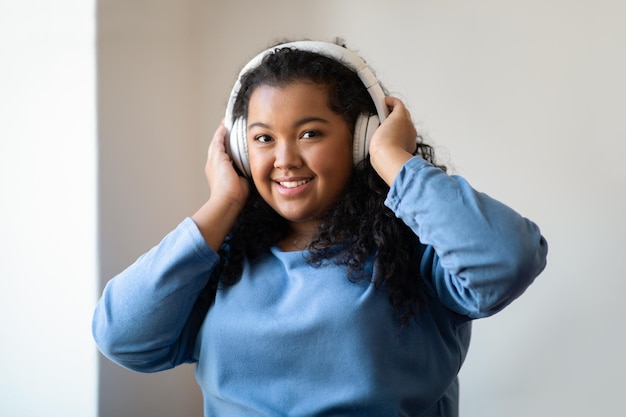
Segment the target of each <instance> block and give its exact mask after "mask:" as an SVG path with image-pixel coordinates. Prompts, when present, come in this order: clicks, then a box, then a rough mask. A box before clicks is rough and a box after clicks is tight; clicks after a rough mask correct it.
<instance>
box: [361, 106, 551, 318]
mask: <svg viewBox="0 0 626 417" xmlns="http://www.w3.org/2000/svg"><path fill="white" fill-rule="evenodd" d="M387 105H388V106H389V108H390V110H391V111H390V114H389V117H388V118H387V119H386V120H385V121H384V122H383V123H382V124H381V126H380V127H379V128H378V129H377V130H376V133H375V134H374V136H373V138H372V142H371V144H370V160H371V162H372V166H373V167H374V169H376V172H377V173H378V174H379V175H380V176H381V178H382V179H383V180H384V181H385V182H386V183H387V184H388V185H389V186H390V187H391V188H390V191H389V194H388V196H387V200H386V202H385V204H387V206H388V207H389V208H391V210H393V211H394V212H395V213H396V215H397V216H398V217H399V218H401V219H402V220H403V221H404V222H405V223H406V224H407V225H408V226H409V227H411V229H412V230H413V231H414V232H415V234H416V235H417V236H418V237H419V239H420V241H421V242H422V243H423V244H424V245H426V246H425V247H424V252H423V253H422V264H421V271H422V273H423V275H424V277H425V278H427V281H429V282H427V284H429V283H430V285H431V287H432V288H433V290H434V291H435V293H436V294H437V295H438V297H439V298H440V299H441V301H442V302H443V303H444V304H445V305H446V306H448V307H449V308H450V309H452V310H454V311H456V312H458V313H461V314H464V315H468V316H470V317H472V318H477V317H485V316H488V315H491V314H494V313H495V312H497V311H499V310H500V309H502V308H504V306H506V305H507V304H509V303H510V302H511V301H513V300H514V299H515V298H516V297H518V296H519V295H520V294H521V293H522V292H523V291H524V290H525V289H526V288H527V287H528V285H530V284H531V283H532V281H533V280H534V278H535V277H536V276H537V275H539V273H540V272H541V271H542V270H543V269H544V268H545V265H546V255H547V243H546V241H545V239H544V238H543V236H542V235H541V232H540V231H539V228H538V227H537V225H536V224H534V223H533V222H531V221H530V220H528V219H526V218H523V217H522V216H520V215H519V214H518V213H517V212H515V211H514V210H512V209H511V208H509V207H507V206H506V205H504V204H502V203H500V202H498V201H496V200H494V199H492V198H490V197H489V196H487V195H485V194H483V193H479V192H477V191H476V190H474V189H473V188H472V187H471V186H470V185H469V184H468V182H467V181H465V179H463V178H461V177H458V176H450V175H448V174H446V173H445V172H444V171H442V170H441V169H439V168H437V167H434V166H433V165H431V164H430V163H428V162H427V161H425V160H424V159H422V158H420V157H413V156H412V154H411V152H413V150H414V149H415V140H416V138H417V132H416V131H415V127H414V125H413V122H412V120H411V115H410V113H409V111H408V110H407V109H406V107H405V106H404V104H403V103H402V101H401V100H399V99H397V98H394V97H387Z"/></svg>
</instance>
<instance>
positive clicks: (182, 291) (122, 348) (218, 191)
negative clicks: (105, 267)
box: [93, 124, 249, 372]
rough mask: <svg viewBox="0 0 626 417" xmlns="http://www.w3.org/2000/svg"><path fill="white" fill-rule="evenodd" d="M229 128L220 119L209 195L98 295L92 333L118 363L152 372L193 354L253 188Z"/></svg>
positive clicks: (210, 165) (212, 148)
mask: <svg viewBox="0 0 626 417" xmlns="http://www.w3.org/2000/svg"><path fill="white" fill-rule="evenodd" d="M226 135H227V131H226V128H225V127H224V126H223V124H222V125H220V126H219V127H218V129H217V130H216V131H215V135H214V136H213V140H212V141H211V144H210V146H209V150H208V156H207V163H206V168H205V171H206V176H207V180H208V182H209V188H210V191H211V194H210V197H209V199H208V201H207V202H206V203H205V204H204V205H203V206H202V207H201V208H200V209H199V210H198V211H197V212H196V213H195V214H194V215H193V216H192V217H191V218H188V219H185V221H183V222H182V223H181V224H180V225H179V226H178V227H177V228H176V229H175V230H174V231H172V232H171V233H170V234H168V235H167V236H166V237H165V238H164V239H163V241H161V243H159V245H157V246H156V247H154V248H153V249H152V250H150V251H149V252H147V253H146V254H144V255H143V256H142V257H140V258H139V259H138V260H137V261H136V262H135V263H134V264H133V265H131V266H130V267H128V268H127V269H126V270H125V271H123V272H122V273H121V274H119V275H118V276H116V277H115V278H113V279H112V280H111V281H110V282H109V283H108V284H107V286H106V288H105V289H104V292H103V294H102V298H101V299H100V301H99V302H98V305H97V307H96V310H95V313H94V317H93V335H94V338H95V340H96V342H97V344H98V346H99V348H100V350H101V351H102V353H103V354H104V355H106V356H108V357H109V358H110V359H112V360H113V361H115V362H117V363H119V364H120V365H123V366H125V367H128V368H131V369H134V370H137V371H143V372H153V371H158V370H162V369H167V368H171V367H173V366H176V365H178V364H180V363H182V362H185V361H190V360H192V358H191V352H192V350H193V344H194V341H195V337H196V333H197V331H198V330H199V328H200V325H201V324H202V321H203V320H204V316H205V314H206V306H204V307H201V306H200V303H198V302H197V301H198V297H199V295H200V294H201V292H202V291H203V289H204V288H205V286H206V285H207V282H208V279H209V276H210V274H211V272H212V271H213V269H214V268H215V267H216V265H217V264H218V262H219V259H218V255H217V252H218V251H219V248H220V246H221V245H222V243H223V242H224V239H225V237H226V235H227V234H228V232H229V231H230V229H231V228H232V226H233V224H234V222H235V220H236V219H237V216H238V215H239V213H240V212H241V209H242V208H243V206H244V204H245V201H246V199H247V196H248V192H249V184H248V181H247V180H246V179H245V178H241V177H239V176H238V175H237V173H236V172H235V170H234V168H233V165H232V162H231V160H230V158H229V156H228V155H227V154H226V152H225V146H224V140H225V137H226Z"/></svg>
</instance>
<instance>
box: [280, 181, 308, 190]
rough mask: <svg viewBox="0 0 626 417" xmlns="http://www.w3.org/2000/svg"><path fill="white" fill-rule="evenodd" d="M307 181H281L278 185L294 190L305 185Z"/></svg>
mask: <svg viewBox="0 0 626 417" xmlns="http://www.w3.org/2000/svg"><path fill="white" fill-rule="evenodd" d="M307 182H309V180H300V181H281V182H279V184H280V185H281V186H283V187H285V188H296V187H299V186H301V185H304V184H306V183H307Z"/></svg>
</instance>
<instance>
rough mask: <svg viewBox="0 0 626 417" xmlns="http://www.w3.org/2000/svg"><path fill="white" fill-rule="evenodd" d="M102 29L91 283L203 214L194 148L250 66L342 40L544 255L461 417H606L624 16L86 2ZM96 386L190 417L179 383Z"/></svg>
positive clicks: (186, 383)
mask: <svg viewBox="0 0 626 417" xmlns="http://www.w3.org/2000/svg"><path fill="white" fill-rule="evenodd" d="M98 11H99V14H98V25H99V28H98V93H99V96H98V111H99V112H98V122H99V141H100V142H99V143H100V179H99V181H100V186H99V197H100V206H99V209H100V247H101V249H100V255H101V258H100V262H101V268H100V269H101V273H102V276H103V281H105V280H106V279H107V278H108V277H110V276H112V275H113V274H115V273H116V272H117V271H119V270H121V269H122V268H123V267H125V266H126V265H127V264H129V263H130V262H132V260H134V258H135V257H137V256H138V255H139V254H141V253H142V252H144V251H145V250H147V249H148V248H149V247H150V246H152V245H153V244H155V243H157V242H158V240H159V239H160V238H161V237H162V236H163V235H164V234H165V233H166V232H167V231H168V230H170V229H171V228H173V227H174V226H175V225H176V224H177V223H178V221H180V220H181V219H182V217H183V216H186V215H189V214H191V213H192V212H193V211H194V210H195V208H196V207H197V206H198V205H199V204H200V203H201V202H202V201H203V199H205V198H206V194H207V189H206V185H205V184H204V178H203V164H204V156H205V153H206V147H207V145H208V142H209V140H210V138H211V136H212V133H213V130H214V128H215V127H216V126H217V124H218V123H219V121H220V119H221V118H222V117H223V111H224V105H225V102H226V98H227V94H228V92H229V90H230V88H231V85H232V82H233V81H234V78H235V75H236V73H237V71H238V70H239V68H240V67H241V66H242V65H243V64H244V63H245V62H246V61H247V59H248V58H250V57H251V56H252V55H253V54H255V53H256V52H257V51H258V50H260V49H261V48H264V47H266V46H268V45H269V44H271V43H273V42H274V41H276V40H279V39H283V38H319V39H325V40H332V39H333V38H334V37H335V36H340V37H343V38H344V39H345V40H346V41H347V43H348V45H349V46H351V47H352V48H353V49H356V50H357V51H360V52H361V53H362V55H363V56H364V57H365V58H366V59H367V60H368V61H369V62H370V64H371V65H372V67H373V68H374V70H375V71H376V72H377V74H378V75H379V78H380V79H381V81H382V82H383V83H384V84H385V85H386V86H387V87H388V89H389V90H390V91H391V92H392V93H393V94H395V95H398V96H400V97H401V98H403V99H404V100H405V101H406V102H407V104H408V105H409V107H410V109H411V110H412V112H413V115H414V118H415V120H416V122H417V124H418V127H420V128H421V130H422V132H423V133H424V134H425V135H426V137H427V138H428V139H429V140H431V141H432V142H434V143H435V144H436V145H437V147H438V149H439V151H440V154H441V155H442V156H443V157H444V158H445V159H446V161H448V162H449V163H451V165H452V166H453V168H454V170H455V172H457V173H459V174H461V175H464V176H466V177H468V178H469V179H470V181H471V182H472V183H473V184H474V185H475V186H476V187H477V188H479V189H480V190H482V191H485V192H487V193H489V194H491V195H493V196H494V197H497V198H499V199H501V200H503V201H504V202H506V203H508V204H510V205H512V206H513V207H515V208H516V209H518V210H519V211H520V212H522V214H524V215H526V216H529V217H531V218H532V219H534V220H535V221H537V222H538V223H539V225H540V226H541V227H542V229H543V231H544V233H545V235H546V236H547V238H548V240H549V243H550V248H551V249H550V254H549V266H548V269H547V270H546V271H545V273H544V274H543V275H542V276H541V277H540V278H539V279H538V281H537V282H536V283H535V284H534V285H533V286H532V287H531V288H530V290H529V291H528V292H527V293H526V294H525V295H524V296H523V297H522V298H521V299H520V300H518V301H517V302H516V303H514V304H513V305H512V306H511V307H510V308H508V309H507V310H505V311H504V312H502V313H501V314H500V315H498V316H496V317H493V318H490V319H486V320H483V321H479V322H477V323H476V326H475V335H474V340H473V344H472V347H471V349H470V354H469V357H468V360H467V362H466V366H465V368H464V369H463V371H462V373H461V383H462V388H461V393H462V394H461V395H462V404H461V410H462V415H464V416H465V417H472V416H481V417H499V416H503V415H506V416H509V417H518V416H519V417H522V416H524V417H525V416H529V415H537V416H544V415H555V416H557V415H558V416H561V415H567V416H586V415H617V411H616V410H619V409H620V408H619V407H621V404H620V401H619V399H620V395H621V390H620V388H619V387H621V386H622V385H623V384H622V375H623V374H624V372H625V371H626V361H624V360H623V359H622V352H623V351H624V349H625V348H626V327H625V325H624V324H623V322H622V321H621V320H619V316H620V313H621V311H620V305H621V300H622V297H621V294H623V293H624V291H625V290H626V284H625V283H624V280H623V278H622V276H621V275H622V273H621V263H620V262H619V260H620V259H621V257H622V254H621V250H620V248H622V247H623V240H624V238H625V237H626V222H625V221H624V220H623V213H624V212H626V166H625V165H624V164H622V163H621V162H622V158H623V156H624V155H625V154H626V145H625V143H626V141H625V140H624V139H625V137H626V127H625V126H626V124H624V123H623V121H622V119H623V113H624V109H626V99H625V97H626V82H625V81H624V79H623V74H624V73H626V58H625V55H624V51H625V50H626V29H625V27H624V25H623V24H622V17H623V16H624V15H626V5H625V4H624V3H621V2H617V1H609V0H603V1H591V0H583V1H578V2H575V3H573V2H568V1H565V0H548V1H537V0H532V1H516V2H498V1H487V0H480V1H474V2H466V1H461V0H451V1H434V0H433V1H414V2H408V1H401V0H388V1H385V2H380V1H376V2H374V1H363V0H358V1H357V0H352V1H336V0H327V1H316V2H311V1H286V0H281V1H271V2H270V1H267V2H261V1H252V0H250V1H243V0H231V1H228V2H225V1H224V2H209V1H200V0H195V1H193V0H185V1H181V0H176V1H174V0H171V1H165V0H158V1H155V0H153V1H146V0H144V1H140V0H125V1H122V0H101V1H100V2H99V6H98ZM103 283H104V282H103ZM100 384H101V385H100V399H101V405H100V417H109V416H111V417H112V416H120V415H151V416H171V415H177V416H187V415H188V416H192V415H196V416H197V415H200V414H201V411H200V410H201V400H200V397H199V391H198V389H197V387H196V386H195V382H194V380H193V376H192V368H191V367H190V366H186V367H183V368H182V369H181V370H178V371H174V372H169V373H164V374H157V375H149V376H146V375H139V374H133V373H131V372H128V371H125V370H122V369H119V368H116V367H114V366H112V365H110V364H108V363H107V362H106V361H103V362H102V368H101V379H100Z"/></svg>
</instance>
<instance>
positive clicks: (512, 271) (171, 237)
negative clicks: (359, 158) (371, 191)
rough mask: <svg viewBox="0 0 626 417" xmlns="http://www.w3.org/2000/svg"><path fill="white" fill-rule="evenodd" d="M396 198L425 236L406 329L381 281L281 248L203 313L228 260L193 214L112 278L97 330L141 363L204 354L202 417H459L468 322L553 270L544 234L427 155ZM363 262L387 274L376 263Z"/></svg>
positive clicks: (146, 368) (400, 182)
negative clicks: (212, 280)
mask: <svg viewBox="0 0 626 417" xmlns="http://www.w3.org/2000/svg"><path fill="white" fill-rule="evenodd" d="M386 205H387V206H388V207H389V208H390V209H391V210H393V212H394V213H395V214H396V215H397V216H398V217H399V218H400V219H402V220H403V221H404V222H405V223H406V224H407V225H408V226H409V227H410V228H411V229H412V230H413V231H414V232H415V233H416V235H417V236H419V238H420V242H421V246H420V248H419V252H420V253H421V258H420V259H416V260H415V261H416V262H419V268H420V271H421V274H422V276H423V280H424V284H425V295H424V302H423V304H422V306H421V307H420V310H419V313H418V316H417V318H416V319H415V320H414V321H413V322H412V323H411V324H410V325H409V327H408V328H406V329H404V330H403V331H400V328H399V323H398V321H397V319H396V318H394V315H393V310H392V307H391V305H390V303H389V300H388V296H387V294H385V293H384V292H383V291H381V290H379V289H377V288H376V287H375V285H374V284H372V282H370V281H366V280H364V281H360V282H358V283H353V282H350V281H349V280H348V279H347V277H346V276H347V275H346V270H345V267H343V266H338V265H335V264H334V263H332V262H327V263H325V264H324V265H322V266H321V267H317V268H316V267H313V266H311V265H309V263H307V261H306V253H305V252H284V251H281V250H280V249H279V248H278V247H273V248H271V250H270V251H268V252H267V253H266V254H264V255H262V256H260V257H259V258H256V259H254V261H245V262H244V267H243V273H242V277H241V280H240V281H239V282H238V283H237V284H235V285H233V286H230V287H225V288H221V289H220V290H219V291H218V292H217V295H216V299H215V302H214V303H213V304H212V305H211V306H210V309H209V311H208V313H206V314H205V313H204V312H201V311H199V310H197V309H195V308H194V303H195V301H196V299H197V298H198V295H199V294H200V292H201V291H202V289H203V288H204V286H205V285H206V283H207V280H208V277H209V274H210V273H211V271H212V270H213V269H214V268H215V267H216V265H217V264H218V262H219V259H218V255H217V254H216V253H215V252H214V251H213V250H211V249H210V248H209V247H208V246H207V244H206V243H205V241H204V239H203V238H202V236H201V234H200V232H199V230H198V229H197V227H196V225H195V224H194V223H193V221H192V220H191V219H189V218H187V219H185V220H184V221H183V222H182V223H181V224H180V225H179V226H178V227H177V228H176V229H175V230H174V231H172V232H171V233H169V234H168V235H167V236H166V237H165V238H164V239H163V240H162V241H161V242H160V243H159V244H158V245H157V246H156V247H154V248H152V249H151V250H150V251H149V252H147V253H146V254H144V255H142V256H141V257H140V258H139V259H138V260H137V261H136V262H135V263H134V264H133V265H131V266H130V267H128V268H127V269H126V270H125V271H123V272H122V273H121V274H119V275H118V276H116V277H115V278H113V279H112V280H111V281H110V282H109V283H108V284H107V286H106V288H105V290H104V292H103V295H102V298H101V299H100V301H99V302H98V305H97V307H96V310H95V313H94V318H93V334H94V338H95V340H96V342H97V344H98V346H99V348H100V350H101V351H102V353H103V354H104V355H106V356H107V357H108V358H110V359H111V360H113V361H115V362H116V363H118V364H120V365H122V366H124V367H127V368H129V369H132V370H136V371H140V372H155V371H161V370H165V369H169V368H172V367H174V366H177V365H179V364H181V363H184V362H196V379H197V381H198V384H199V385H200V387H201V389H202V392H203V396H204V414H205V416H220V417H222V416H360V417H364V416H427V417H431V416H442V417H443V416H445V417H454V416H457V415H458V381H457V374H458V372H459V369H460V367H461V365H462V363H463V360H464V359H465V356H466V353H467V349H468V346H469V341H470V332H471V321H472V320H473V319H476V318H481V317H486V316H489V315H492V314H494V313H496V312H498V311H500V310H501V309H502V308H504V307H505V306H506V305H508V304H509V303H511V302H512V301H513V300H514V299H515V298H517V297H518V296H519V295H520V294H522V293H523V292H524V290H525V289H526V288H527V287H528V285H530V284H531V283H532V281H533V280H534V278H535V277H536V276H537V275H539V273H540V272H541V271H542V270H543V268H544V267H545V264H546V254H547V244H546V241H545V240H544V238H543V237H542V236H541V233H540V231H539V228H538V227H537V226H536V225H535V224H534V223H533V222H531V221H529V220H528V219H525V218H523V217H522V216H520V215H519V214H517V213H516V212H515V211H513V210H512V209H510V208H509V207H507V206H506V205H504V204H502V203H500V202H498V201H496V200H494V199H492V198H490V197H488V196H487V195H485V194H482V193H479V192H477V191H476V190H474V189H473V188H472V187H471V186H470V185H469V184H468V183H467V182H466V181H465V180H464V179H463V178H461V177H458V176H450V175H447V174H446V173H444V172H443V171H441V170H440V169H438V168H435V167H433V166H432V165H430V164H429V163H428V162H426V161H424V160H423V159H421V158H419V157H415V158H413V159H411V160H410V161H408V162H407V163H406V164H405V165H404V167H403V168H402V170H401V172H400V173H399V175H398V177H397V179H396V181H395V182H394V184H393V185H392V187H391V189H390V191H389V194H388V196H387V200H386ZM366 270H367V271H368V273H371V274H372V277H373V276H375V275H376V273H377V271H376V265H375V262H374V261H373V260H372V262H370V263H369V264H368V265H367V266H366Z"/></svg>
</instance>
